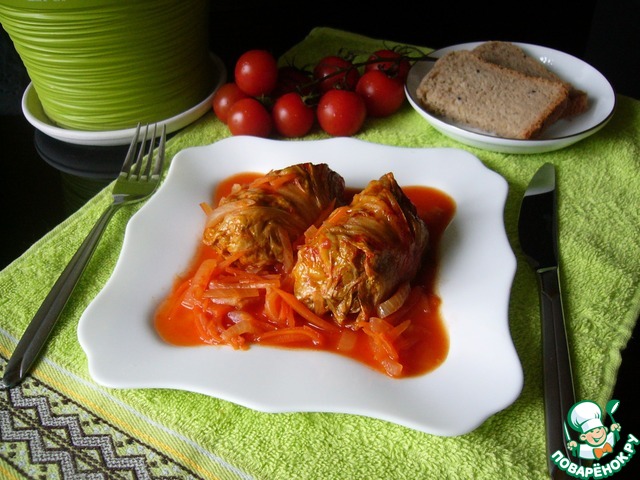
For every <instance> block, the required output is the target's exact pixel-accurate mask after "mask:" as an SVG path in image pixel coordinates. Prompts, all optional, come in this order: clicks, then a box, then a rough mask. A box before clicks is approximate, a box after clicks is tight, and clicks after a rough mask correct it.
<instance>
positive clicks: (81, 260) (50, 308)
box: [0, 203, 120, 388]
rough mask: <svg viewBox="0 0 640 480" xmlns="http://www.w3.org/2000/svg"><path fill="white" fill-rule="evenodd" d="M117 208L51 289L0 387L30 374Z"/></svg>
mask: <svg viewBox="0 0 640 480" xmlns="http://www.w3.org/2000/svg"><path fill="white" fill-rule="evenodd" d="M119 206H120V205H119V204H117V203H113V204H111V205H110V206H109V208H107V209H106V210H105V212H104V213H103V214H102V216H101V217H100V218H99V219H98V221H97V222H96V224H95V225H94V227H93V228H92V229H91V231H90V232H89V234H88V235H87V238H85V240H84V241H83V242H82V245H80V248H79V249H78V251H77V252H76V253H75V254H74V255H73V258H71V260H70V261H69V264H68V265H67V266H66V267H65V269H64V271H63V272H62V274H61V275H60V277H59V278H58V280H57V281H56V283H55V284H54V285H53V287H52V288H51V291H50V292H49V294H48V295H47V296H46V298H45V299H44V301H43V302H42V305H41V306H40V308H39V309H38V311H37V312H36V314H35V316H34V317H33V319H32V320H31V323H30V324H29V326H28V327H27V329H26V330H25V332H24V334H23V335H22V338H21V339H20V341H19V342H18V345H17V346H16V349H15V350H14V352H13V355H12V356H11V358H10V359H9V362H8V363H7V366H6V368H5V371H4V376H3V378H2V380H0V387H2V388H11V387H14V386H16V385H17V384H19V383H20V382H21V381H22V380H23V379H24V378H25V376H26V375H27V373H29V370H30V369H31V367H32V366H33V364H34V363H35V361H36V360H37V359H38V356H39V355H40V352H41V351H42V348H43V347H44V345H45V343H46V342H47V339H48V338H49V335H50V334H51V331H52V330H53V327H54V325H55V324H56V322H57V320H58V318H59V317H60V313H61V312H62V310H63V309H64V306H65V305H66V303H67V300H68V299H69V297H70V296H71V293H72V292H73V289H74V287H75V286H76V284H77V283H78V280H79V279H80V276H81V275H82V272H83V271H84V269H85V267H86V266H87V263H89V259H90V258H91V255H92V254H93V251H94V250H95V247H96V245H97V244H98V241H99V240H100V237H101V236H102V233H103V232H104V230H105V227H106V226H107V223H109V220H110V219H111V217H112V216H113V214H114V213H115V212H116V210H117V209H118V207H119Z"/></svg>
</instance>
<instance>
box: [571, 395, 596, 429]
mask: <svg viewBox="0 0 640 480" xmlns="http://www.w3.org/2000/svg"><path fill="white" fill-rule="evenodd" d="M568 416H569V424H570V425H571V428H573V429H574V430H575V431H576V432H581V433H587V432H588V431H589V430H593V429H594V428H598V427H603V426H604V425H603V424H602V420H601V418H602V409H601V408H600V407H599V406H598V405H597V404H596V403H594V402H590V401H588V400H584V401H582V402H578V403H576V404H575V405H574V406H573V407H571V410H569V415H568Z"/></svg>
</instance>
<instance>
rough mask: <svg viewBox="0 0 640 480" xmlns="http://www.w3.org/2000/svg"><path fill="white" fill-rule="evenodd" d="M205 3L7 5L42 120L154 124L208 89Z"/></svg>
mask: <svg viewBox="0 0 640 480" xmlns="http://www.w3.org/2000/svg"><path fill="white" fill-rule="evenodd" d="M208 18H209V7H208V2H207V1H206V0H129V1H116V0H102V1H100V0H59V1H52V0H49V1H30V0H3V1H2V5H0V23H2V26H3V28H4V29H5V30H6V31H7V33H8V34H9V36H10V38H11V40H12V41H13V43H14V45H15V48H16V50H17V52H18V54H19V55H20V58H21V59H22V61H23V63H24V65H25V68H26V70H27V73H28V74H29V77H30V78H31V81H32V83H33V87H34V88H35V90H36V92H37V94H38V97H39V98H40V101H41V102H42V106H43V109H44V111H45V113H46V114H47V116H48V117H49V118H50V119H51V120H52V121H53V122H54V123H55V124H57V125H58V126H59V127H62V128H68V129H75V130H87V131H104V130H118V129H123V128H131V127H133V126H135V125H136V124H137V123H138V122H142V123H147V122H157V121H161V120H164V119H167V118H170V117H172V116H174V115H177V114H179V113H181V112H183V111H185V110H187V109H189V108H191V107H192V106H194V105H196V104H197V103H198V102H200V101H202V100H203V99H204V98H206V96H207V95H208V94H210V90H211V87H212V76H213V67H212V64H211V59H210V56H209V51H208Z"/></svg>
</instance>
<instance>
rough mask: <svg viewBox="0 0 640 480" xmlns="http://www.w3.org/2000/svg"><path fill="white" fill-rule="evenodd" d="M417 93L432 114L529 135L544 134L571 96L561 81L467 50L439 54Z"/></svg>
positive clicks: (501, 132)
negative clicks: (490, 59) (490, 60)
mask: <svg viewBox="0 0 640 480" xmlns="http://www.w3.org/2000/svg"><path fill="white" fill-rule="evenodd" d="M416 93H417V97H418V99H419V100H420V102H421V104H422V106H423V107H424V108H425V109H426V110H427V111H429V112H431V113H432V114H435V115H439V116H442V117H445V118H447V119H449V120H451V121H454V122H458V123H461V124H464V125H468V126H470V127H475V128H478V129H481V130H483V131H487V132H490V133H493V134H495V135H497V136H500V137H505V138H513V139H523V140H528V139H534V138H537V137H539V136H540V134H542V132H544V130H545V129H546V128H547V127H548V126H549V125H551V124H552V123H554V122H555V121H557V120H558V119H559V118H560V116H561V115H562V113H563V112H564V110H565V109H566V107H567V104H568V98H569V91H568V89H567V87H566V86H565V85H564V84H562V83H560V82H557V81H551V80H548V79H545V78H540V77H532V76H529V75H525V74H523V73H521V72H517V71H515V70H512V69H508V68H505V67H502V66H500V65H496V64H493V63H490V62H487V61H485V60H482V59H481V58H479V57H478V56H477V55H475V54H474V53H472V52H470V51H467V50H459V51H452V52H449V53H447V54H446V55H444V56H443V57H442V58H440V59H438V61H437V62H436V63H435V65H434V67H433V68H432V69H431V71H430V72H429V73H428V74H427V75H425V77H424V78H423V79H422V81H421V82H420V84H419V86H418V88H417V91H416Z"/></svg>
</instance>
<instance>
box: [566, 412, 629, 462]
mask: <svg viewBox="0 0 640 480" xmlns="http://www.w3.org/2000/svg"><path fill="white" fill-rule="evenodd" d="M618 404H619V402H615V403H611V402H610V403H608V404H607V413H608V414H609V417H611V421H612V422H613V423H612V424H611V426H610V428H607V427H605V426H604V423H603V416H602V409H601V408H600V407H599V406H598V404H596V403H594V402H592V401H589V400H584V401H582V402H578V403H576V404H575V405H574V406H573V407H571V409H570V410H569V413H568V414H567V420H568V423H569V426H570V427H571V428H572V429H573V430H575V431H576V432H578V439H579V440H580V443H579V442H576V441H575V440H570V441H568V443H567V448H569V450H570V451H571V453H572V454H573V455H574V456H575V457H579V458H582V459H584V460H600V459H601V458H602V457H604V456H605V455H608V454H610V453H612V452H613V446H614V445H615V444H616V442H617V441H618V440H619V439H620V424H619V423H615V421H614V420H613V416H612V413H613V412H614V411H615V410H616V408H617V407H618ZM568 433H569V432H568V431H567V430H566V425H565V434H566V436H567V439H568V440H569V438H570V437H569V434H568Z"/></svg>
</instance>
